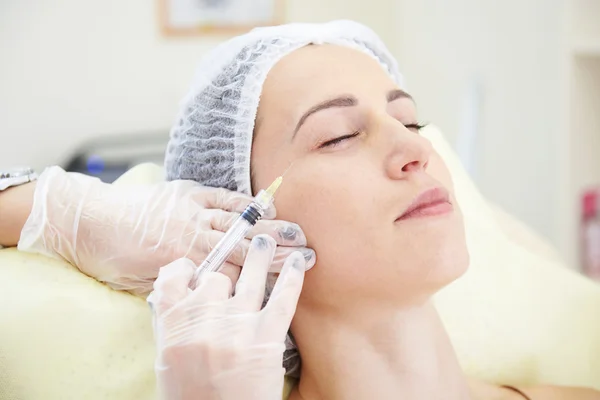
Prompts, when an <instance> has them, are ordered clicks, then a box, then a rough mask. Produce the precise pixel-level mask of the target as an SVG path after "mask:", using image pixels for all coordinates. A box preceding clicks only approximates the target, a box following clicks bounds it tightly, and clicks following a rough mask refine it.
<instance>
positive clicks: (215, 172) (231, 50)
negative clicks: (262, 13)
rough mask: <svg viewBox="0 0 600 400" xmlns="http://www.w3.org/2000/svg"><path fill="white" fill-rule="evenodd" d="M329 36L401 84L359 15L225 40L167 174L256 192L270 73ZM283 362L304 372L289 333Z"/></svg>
mask: <svg viewBox="0 0 600 400" xmlns="http://www.w3.org/2000/svg"><path fill="white" fill-rule="evenodd" d="M323 43H327V44H335V45H341V46H345V47H351V48H354V49H357V50H360V51H363V52H365V53H366V54H368V55H370V56H371V57H373V58H374V59H375V60H377V61H378V62H379V64H380V65H381V66H382V67H383V68H384V70H385V71H386V72H387V73H388V74H389V75H390V76H391V77H392V79H393V80H394V81H395V82H396V83H397V84H398V85H400V86H402V77H401V75H400V73H399V72H398V67H397V65H396V60H395V59H394V58H393V57H392V55H391V54H390V53H389V52H388V50H387V49H386V47H385V46H384V44H383V43H382V42H381V40H380V39H379V37H377V35H376V34H375V33H374V32H373V31H372V30H370V29H369V28H367V27H366V26H364V25H361V24H359V23H356V22H352V21H333V22H329V23H325V24H289V25H281V26H274V27H268V28H257V29H254V30H253V31H251V32H250V33H248V34H245V35H242V36H238V37H236V38H234V39H231V40H229V41H227V42H225V43H223V44H221V45H220V46H218V47H217V48H216V49H214V50H213V51H212V52H210V53H209V54H208V55H207V56H206V57H205V58H204V59H203V61H202V62H201V63H200V66H199V68H198V72H197V76H196V78H195V80H194V82H193V85H192V88H191V90H190V92H189V93H188V95H187V96H186V98H185V99H184V101H183V105H182V109H181V111H180V114H179V117H178V120H177V122H176V124H175V126H174V127H173V129H172V130H171V140H170V141H169V145H168V147H167V153H166V157H165V170H166V173H167V179H168V180H175V179H187V180H194V181H197V182H199V183H201V184H202V185H205V186H213V187H223V188H226V189H229V190H234V191H238V192H242V193H245V194H251V193H252V185H251V179H250V151H251V149H252V134H253V131H254V120H255V118H256V112H257V109H258V102H259V99H260V94H261V91H262V87H263V83H264V82H265V79H266V77H267V74H268V72H269V70H270V69H271V68H272V67H273V66H274V65H275V64H276V63H277V61H279V60H281V59H282V58H283V57H284V56H286V55H287V54H289V53H291V52H293V51H294V50H296V49H299V48H300V47H303V46H306V45H308V44H323ZM274 280H275V279H274V277H273V276H270V277H269V279H268V282H267V290H266V293H267V295H266V296H265V300H266V299H267V298H268V297H269V295H270V293H271V289H272V287H273V283H274ZM283 366H284V367H285V369H286V373H287V374H288V375H292V376H297V375H298V372H299V369H300V357H299V355H298V351H297V350H296V347H295V345H294V342H293V339H292V338H291V336H289V335H288V338H287V340H286V352H285V354H284V361H283Z"/></svg>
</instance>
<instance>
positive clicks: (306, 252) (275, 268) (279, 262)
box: [269, 247, 317, 272]
mask: <svg viewBox="0 0 600 400" xmlns="http://www.w3.org/2000/svg"><path fill="white" fill-rule="evenodd" d="M294 252H299V253H300V254H302V256H303V257H304V261H306V270H307V271H308V270H309V269H311V268H312V267H314V265H315V263H316V262H317V255H316V254H315V251H314V250H313V249H309V248H307V247H277V250H275V257H273V264H271V269H270V270H269V272H281V269H282V268H283V265H284V264H285V261H286V260H287V258H288V257H289V256H290V255H291V254H292V253H294Z"/></svg>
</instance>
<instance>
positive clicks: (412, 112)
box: [252, 45, 468, 308]
mask: <svg viewBox="0 0 600 400" xmlns="http://www.w3.org/2000/svg"><path fill="white" fill-rule="evenodd" d="M417 122H418V120H417V114H416V109H415V104H414V102H413V100H412V99H411V98H410V97H409V96H408V95H407V94H406V93H404V92H402V91H400V90H399V88H398V87H397V86H396V85H395V84H394V82H393V80H392V79H391V78H390V77H389V76H388V75H387V74H386V73H385V72H384V70H383V68H382V67H381V66H380V65H379V64H378V63H377V62H376V61H375V60H373V59H372V58H371V57H369V56H368V55H366V54H363V53H362V52H360V51H357V50H353V49H349V48H345V47H339V46H333V45H315V46H307V47H304V48H302V49H300V50H297V51H295V52H293V53H291V54H290V55H288V56H286V57H284V58H283V59H282V60H281V61H279V62H278V63H277V64H276V65H275V66H274V67H273V69H272V70H271V71H270V72H269V75H268V77H267V79H266V82H265V84H264V88H263V92H262V95H261V99H260V107H259V109H258V114H257V124H256V130H255V136H254V142H253V146H252V172H253V182H254V186H253V187H254V190H255V192H257V191H258V190H260V189H264V188H266V187H267V186H268V185H269V184H270V183H271V182H272V181H273V180H274V179H275V178H276V177H277V176H279V175H281V174H282V173H283V172H284V171H285V170H286V169H287V168H288V167H289V166H290V163H293V164H292V167H291V169H290V170H289V172H288V173H287V174H286V175H285V178H284V181H283V184H282V186H281V187H280V189H279V192H278V193H277V195H276V201H275V205H276V207H277V213H278V215H277V217H278V219H284V220H288V221H293V222H296V223H298V224H299V225H300V226H301V227H302V229H303V231H304V233H305V234H306V237H307V239H308V245H309V246H310V247H312V248H313V249H314V250H315V251H316V253H317V265H316V266H315V268H314V269H312V270H311V271H310V272H308V273H307V275H306V278H305V285H304V290H303V293H302V299H301V302H304V304H310V303H313V304H318V305H319V306H320V307H331V308H339V307H349V306H350V307H351V306H352V303H353V302H354V301H357V302H362V303H364V302H365V301H367V302H368V301H371V300H374V301H377V302H379V303H380V302H381V301H390V302H392V303H395V304H397V303H398V302H415V301H421V300H425V299H426V298H428V297H429V296H430V295H431V294H433V293H434V292H435V291H437V290H438V289H440V288H441V287H443V286H444V285H446V284H447V283H449V282H451V281H452V280H454V279H455V278H457V277H458V276H460V275H461V274H462V273H463V272H464V271H465V268H466V266H467V264H468V255H467V250H466V244H465V238H464V231H463V223H462V216H461V214H460V211H459V209H458V206H457V204H456V201H455V199H454V196H453V194H452V183H451V180H450V175H449V173H448V171H447V169H446V167H445V166H444V164H443V162H442V161H441V159H440V158H439V157H438V156H437V155H436V153H435V152H434V151H433V149H432V147H431V144H430V143H429V141H428V140H426V139H425V138H423V137H422V136H420V135H419V132H418V129H416V128H415V125H416V124H417ZM436 188H437V190H435V191H434V192H430V193H429V194H430V195H432V196H433V197H432V198H435V199H438V196H440V195H441V196H442V197H443V195H444V192H446V191H449V192H450V193H449V201H450V203H451V204H452V206H449V205H448V203H441V205H438V206H437V207H433V208H427V209H424V211H421V212H418V211H417V212H416V213H413V214H411V215H409V216H408V217H404V218H399V217H400V216H401V215H402V214H403V213H404V212H405V211H406V210H407V209H408V208H409V207H410V206H411V204H413V202H414V201H415V199H417V197H418V196H419V195H421V194H423V193H424V192H426V191H428V190H430V189H436ZM425 214H433V215H425Z"/></svg>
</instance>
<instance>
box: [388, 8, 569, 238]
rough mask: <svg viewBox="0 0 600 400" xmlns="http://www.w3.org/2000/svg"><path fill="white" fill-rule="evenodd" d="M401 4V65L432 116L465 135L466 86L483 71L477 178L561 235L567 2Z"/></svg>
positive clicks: (492, 194) (505, 202) (511, 207)
mask: <svg viewBox="0 0 600 400" xmlns="http://www.w3.org/2000/svg"><path fill="white" fill-rule="evenodd" d="M396 12H397V15H398V21H399V23H398V24H397V27H398V30H397V32H398V33H397V35H398V37H399V44H398V46H399V47H398V55H399V58H400V64H401V66H402V69H403V71H404V73H405V74H406V76H407V77H408V79H407V81H408V84H409V90H410V91H411V92H412V93H413V94H414V95H415V96H416V99H417V103H418V105H419V108H420V110H421V111H422V114H423V115H424V117H425V119H428V120H430V121H432V122H435V123H436V124H437V125H439V126H441V127H442V128H443V130H444V131H445V132H446V133H447V134H448V135H449V137H450V138H451V139H452V140H456V138H457V137H458V135H459V133H460V132H461V117H462V115H463V111H464V110H463V104H464V96H465V91H466V89H467V87H468V85H469V83H470V82H471V80H472V79H480V82H481V87H482V89H483V104H482V110H481V113H480V130H479V138H478V140H479V142H478V147H477V150H478V152H477V158H476V162H475V165H476V168H477V169H476V172H475V179H476V181H477V183H478V185H479V187H480V188H481V190H482V191H483V193H484V194H485V195H486V196H487V197H488V198H490V199H492V200H494V201H495V202H497V203H498V204H500V205H501V206H503V207H504V208H505V209H507V210H508V211H510V212H511V213H513V214H515V215H517V216H518V217H520V218H521V219H522V220H524V221H526V222H527V223H529V224H530V225H531V226H533V227H534V228H535V229H536V230H538V231H539V232H541V233H543V234H544V235H546V236H547V237H549V238H550V239H551V240H552V241H554V243H556V244H560V243H559V241H560V238H561V236H560V229H561V227H560V226H558V224H559V222H558V221H559V220H558V218H557V215H558V213H559V211H560V210H558V207H559V202H558V198H559V196H558V195H559V194H560V191H561V189H562V186H561V183H560V179H559V177H560V176H561V172H562V171H561V168H564V163H562V161H561V158H563V157H565V154H566V151H565V150H564V149H561V145H560V141H561V140H562V139H561V138H562V137H563V135H562V130H563V129H564V125H563V121H564V120H563V118H565V115H566V113H567V110H566V109H565V107H564V104H563V102H562V99H563V97H564V87H565V86H564V73H563V70H562V68H563V43H562V40H563V29H564V26H563V23H564V14H563V12H564V10H563V8H562V2H561V1H559V0H527V1H522V0H504V1H479V0H446V1H443V0H419V1H410V0H403V1H402V3H401V4H400V6H399V7H398V9H397V10H396ZM561 150H562V151H561ZM563 152H564V153H563Z"/></svg>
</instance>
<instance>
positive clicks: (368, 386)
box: [292, 302, 469, 400]
mask: <svg viewBox="0 0 600 400" xmlns="http://www.w3.org/2000/svg"><path fill="white" fill-rule="evenodd" d="M380 311H381V312H380ZM336 315H337V318H336V317H334V316H332V315H326V314H320V313H318V312H314V311H313V310H302V309H301V307H299V309H298V312H297V314H296V317H295V319H294V325H293V332H294V336H295V338H296V341H297V343H298V347H299V348H300V349H301V354H302V373H301V377H300V383H299V385H298V387H297V388H296V389H295V392H294V394H293V396H292V399H303V400H317V399H332V400H335V399H357V400H360V399H365V400H366V399H400V398H405V399H415V400H417V399H447V400H452V399H468V398H469V394H468V388H467V384H466V380H465V378H464V377H463V375H462V372H461V370H460V367H459V365H458V362H457V360H456V356H455V354H454V350H453V349H452V346H451V344H450V341H449V339H448V336H447V335H446V332H445V330H444V328H443V326H442V323H441V321H440V319H439V317H438V315H437V312H436V311H435V309H434V308H433V306H432V305H431V304H430V303H429V302H428V303H426V304H424V305H418V306H410V307H405V308H404V309H395V310H389V311H387V312H386V311H384V310H379V309H378V310H377V312H374V311H373V308H369V309H367V307H365V309H364V310H353V313H352V316H348V317H347V318H344V317H339V315H340V314H339V313H336Z"/></svg>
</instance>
